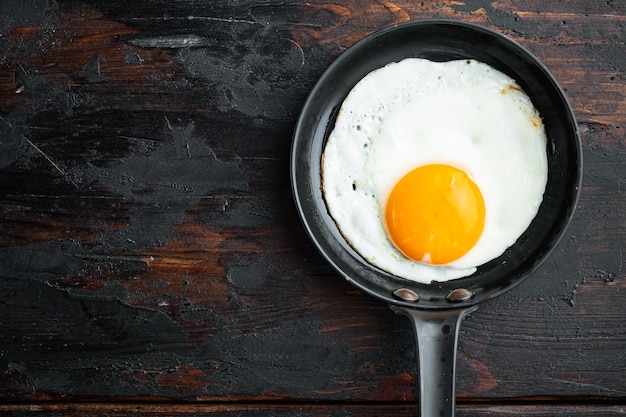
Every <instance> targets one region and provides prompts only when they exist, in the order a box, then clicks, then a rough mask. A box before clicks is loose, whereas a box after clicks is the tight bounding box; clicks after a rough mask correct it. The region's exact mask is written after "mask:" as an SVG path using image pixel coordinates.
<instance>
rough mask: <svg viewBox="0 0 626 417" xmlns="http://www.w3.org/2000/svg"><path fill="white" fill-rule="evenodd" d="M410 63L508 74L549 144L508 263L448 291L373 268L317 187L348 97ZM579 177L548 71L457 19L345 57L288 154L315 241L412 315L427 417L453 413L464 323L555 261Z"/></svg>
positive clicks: (564, 107)
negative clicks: (528, 215)
mask: <svg viewBox="0 0 626 417" xmlns="http://www.w3.org/2000/svg"><path fill="white" fill-rule="evenodd" d="M409 57H419V58H427V59H430V60H433V61H449V60H456V59H468V58H473V59H476V60H478V61H482V62H484V63H487V64H489V65H491V66H492V67H494V68H496V69H498V70H500V71H502V72H504V73H505V74H508V75H509V76H511V77H512V78H514V79H515V80H516V81H517V82H518V84H520V86H521V87H522V88H523V89H524V90H525V91H526V93H527V94H528V95H529V96H530V97H531V99H532V101H533V103H534V105H535V107H536V108H537V109H538V110H539V112H540V113H541V116H542V117H543V121H544V125H545V128H546V133H547V136H548V145H547V149H546V152H547V155H548V184H547V188H546V192H545V194H544V199H543V203H542V204H541V206H540V208H539V212H538V214H537V216H536V217H535V219H534V220H533V222H532V223H531V225H530V226H529V228H528V230H526V232H525V233H524V234H523V235H522V236H521V237H520V238H519V239H518V241H517V242H516V243H515V244H514V245H513V246H512V247H511V248H509V249H508V250H507V251H506V252H505V253H504V254H503V255H502V256H500V257H499V258H497V259H494V260H493V261H491V262H489V263H487V264H485V265H482V266H480V267H479V268H478V270H477V271H476V273H474V274H473V275H471V276H469V277H466V278H461V279H458V280H453V281H449V282H445V283H436V282H433V283H431V284H419V283H414V282H409V281H406V280H403V279H401V278H398V277H395V276H393V275H391V274H389V273H386V272H384V271H382V270H380V269H378V268H376V267H374V266H372V265H370V264H369V263H367V262H366V261H365V260H364V259H363V258H361V257H360V255H359V254H358V253H356V252H355V251H354V250H353V249H352V248H351V247H350V246H349V245H348V244H347V243H346V241H345V240H344V239H343V237H342V236H341V234H340V233H339V231H338V229H337V227H336V225H335V223H334V222H333V220H332V218H331V217H330V216H329V214H328V212H327V210H326V206H325V203H324V199H323V195H322V191H321V187H320V184H321V178H320V160H321V157H322V152H323V147H324V144H325V141H326V139H327V136H328V134H329V133H330V131H332V129H333V126H334V120H335V117H336V115H337V112H338V110H339V108H340V106H341V104H342V102H343V100H344V98H345V97H346V95H347V94H348V92H349V91H350V90H351V89H352V87H353V86H354V85H355V84H356V83H357V82H358V81H359V80H360V79H361V78H363V77H364V76H365V75H366V74H368V73H369V72H371V71H372V70H374V69H376V68H380V67H382V66H384V65H386V64H388V63H390V62H394V61H399V60H402V59H404V58H409ZM581 176H582V160H581V144H580V138H579V134H578V128H577V125H576V121H575V118H574V114H573V112H572V109H571V107H570V106H569V104H568V102H567V100H566V98H565V95H564V94H563V91H562V90H561V88H560V87H559V86H558V84H557V82H556V81H555V79H554V78H553V77H552V75H551V74H550V73H549V72H548V70H547V69H546V68H545V67H544V66H543V65H542V64H541V63H540V62H539V61H538V60H537V59H536V58H535V57H534V56H533V55H532V54H531V53H530V52H528V51H527V50H526V49H524V48H523V47H522V46H520V45H519V44H517V43H516V42H514V41H512V40H510V39H508V38H507V37H505V36H503V35H501V34H499V33H497V32H494V31H492V30H489V29H486V28H484V27H481V26H477V25H474V24H469V23H464V22H459V21H452V20H422V21H412V22H406V23H403V24H399V25H395V26H392V27H388V28H386V29H383V30H380V31H378V32H376V33H374V34H372V35H370V36H367V37H366V38H364V39H363V40H361V41H359V42H357V43H356V44H355V45H354V46H352V47H351V48H349V49H348V50H347V51H346V52H344V53H343V54H342V55H341V56H339V58H337V60H335V62H333V64H332V65H331V66H330V67H329V68H328V69H327V70H326V72H325V73H324V74H323V75H322V77H321V78H320V80H319V81H318V83H317V84H316V85H315V87H314V88H313V90H312V92H311V93H310V95H309V97H308V99H307V101H306V103H305V105H304V107H303V109H302V112H301V114H300V117H299V119H298V122H297V125H296V128H295V132H294V137H293V144H292V149H291V181H292V187H293V193H294V197H295V201H296V205H297V209H298V211H299V214H300V217H301V219H302V221H303V223H304V226H305V229H306V231H307V233H308V235H309V237H310V238H311V239H312V241H313V242H314V244H315V245H316V246H317V248H318V249H319V251H320V252H321V254H322V255H323V256H324V257H325V258H326V260H327V261H328V262H329V263H330V264H331V265H332V266H333V267H334V268H335V269H336V270H337V271H338V272H339V274H341V275H342V276H343V277H344V278H345V279H346V280H348V281H349V282H350V283H352V284H353V285H355V286H356V287H358V288H360V289H361V290H362V291H364V292H366V293H368V294H370V295H372V296H374V297H377V298H379V299H380V300H382V301H384V302H386V303H388V304H389V305H390V306H391V308H392V309H393V310H394V311H396V312H398V313H401V314H405V315H407V316H408V317H409V318H410V319H411V321H412V323H413V324H414V327H415V330H416V336H417V341H418V343H417V344H418V356H419V370H420V396H419V399H420V412H421V415H422V416H423V417H432V416H453V415H454V370H455V358H456V344H457V338H458V328H459V323H460V321H461V319H462V317H463V316H464V315H465V314H467V313H468V312H470V311H473V310H474V309H476V308H477V305H478V303H481V302H483V301H486V300H489V299H492V298H494V297H496V296H498V295H500V294H502V293H503V292H505V291H507V290H509V289H511V288H513V287H514V286H515V285H517V284H519V283H520V282H521V281H522V280H523V279H524V278H526V277H528V276H529V275H530V274H531V273H532V272H533V271H534V270H535V269H536V268H537V267H538V266H539V265H540V264H541V263H542V261H543V260H544V259H545V258H546V257H547V256H548V255H549V254H550V252H551V251H552V250H553V248H554V247H555V245H556V244H557V242H558V241H559V239H560V237H561V236H562V234H563V232H564V230H565V228H566V227H567V224H568V223H569V221H570V219H571V217H572V214H573V211H574V208H575V206H576V202H577V199H578V193H579V188H580V183H581ZM417 297H418V299H416V298H417Z"/></svg>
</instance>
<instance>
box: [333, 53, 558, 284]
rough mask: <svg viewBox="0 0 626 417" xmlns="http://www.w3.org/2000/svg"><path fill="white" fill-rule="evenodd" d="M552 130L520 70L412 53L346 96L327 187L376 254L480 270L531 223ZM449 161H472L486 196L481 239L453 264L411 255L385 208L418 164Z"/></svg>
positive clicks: (347, 222)
mask: <svg viewBox="0 0 626 417" xmlns="http://www.w3.org/2000/svg"><path fill="white" fill-rule="evenodd" d="M546 141H547V139H546V135H545V130H544V127H543V124H542V122H541V118H540V116H539V114H538V112H537V110H536V109H535V108H534V106H533V104H532V102H531V100H530V98H529V97H528V96H527V95H526V94H525V93H524V92H523V91H522V89H521V88H520V87H519V86H518V85H517V84H516V83H515V81H514V80H513V79H511V78H510V77H508V76H507V75H505V74H503V73H501V72H499V71H497V70H496V69H494V68H492V67H490V66H489V65H487V64H484V63H481V62H478V61H475V60H459V61H449V62H432V61H429V60H426V59H419V58H409V59H405V60H403V61H401V62H398V63H391V64H389V65H387V66H385V67H383V68H380V69H377V70H375V71H373V72H371V73H370V74H368V75H367V76H365V77H364V78H363V79H362V80H361V81H360V82H359V83H358V84H357V85H356V86H355V87H354V88H353V89H352V90H351V92H350V93H349V94H348V96H347V97H346V99H345V100H344V102H343V104H342V106H341V109H340V113H339V115H338V117H337V120H336V123H335V127H334V129H333V131H332V132H331V134H330V136H329V138H328V141H327V143H326V145H325V148H324V154H323V155H324V156H323V160H322V189H323V193H324V198H325V201H326V205H327V208H328V211H329V213H330V215H331V216H332V217H333V219H334V220H335V222H336V224H337V226H338V228H339V229H340V231H341V233H342V235H343V236H344V238H345V239H346V240H347V241H348V243H349V244H350V245H351V246H352V247H353V248H354V249H355V250H356V251H357V252H358V253H359V254H360V255H361V256H362V257H363V258H364V259H366V260H367V261H368V262H369V263H371V264H372V265H375V266H377V267H379V268H381V269H382V270H385V271H387V272H389V273H391V274H393V275H396V276H398V277H401V278H405V279H408V280H412V281H417V282H422V283H430V282H431V281H448V280H451V279H456V278H461V277H464V276H467V275H471V274H472V273H474V272H475V270H476V267H477V266H479V265H482V264H484V263H486V262H488V261H490V260H492V259H494V258H496V257H498V256H500V255H501V254H502V253H503V252H504V251H505V250H506V249H507V248H508V247H509V246H511V245H512V244H513V243H515V241H516V240H517V238H518V237H519V236H520V235H521V234H522V233H523V232H524V231H525V230H526V229H527V228H528V226H529V224H530V223H531V221H532V219H533V218H534V217H535V215H536V214H537V211H538V208H539V205H540V204H541V201H542V199H543V193H544V191H545V186H546V182H547V176H548V168H547V155H546ZM431 163H444V164H448V165H452V166H455V167H457V168H460V169H462V170H463V171H465V172H466V173H467V174H468V175H469V176H470V178H472V180H473V181H474V182H475V183H476V185H477V186H478V188H479V189H480V190H481V193H482V195H483V198H484V201H485V211H486V215H485V226H484V230H483V233H482V235H481V237H480V239H479V240H478V242H477V243H476V245H475V246H474V247H473V248H472V249H471V250H470V251H469V252H468V253H467V254H465V255H464V256H463V257H461V258H459V259H457V260H456V261H454V262H451V263H449V264H447V265H438V266H433V265H429V264H424V263H420V262H415V261H413V260H411V259H409V258H407V257H405V256H404V255H403V254H402V253H401V252H400V251H399V250H398V249H397V248H396V247H395V246H394V245H393V243H392V242H391V241H390V240H389V237H388V235H387V233H386V231H385V226H384V220H383V218H382V216H383V209H384V207H385V205H386V200H387V197H388V195H389V193H390V192H391V189H392V188H393V186H394V185H395V184H396V183H397V182H398V180H399V179H400V178H402V177H403V176H404V175H406V174H407V173H408V172H410V171H411V170H413V169H415V168H417V167H419V166H422V165H426V164H431Z"/></svg>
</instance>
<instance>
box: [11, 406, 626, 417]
mask: <svg viewBox="0 0 626 417" xmlns="http://www.w3.org/2000/svg"><path fill="white" fill-rule="evenodd" d="M0 412H2V413H3V414H6V415H21V416H33V417H36V416H51V417H52V416H61V415H62V416H67V417H81V416H88V415H93V413H98V415H102V416H106V417H116V416H132V417H148V416H154V415H168V416H180V417H188V416H198V415H208V416H212V415H216V416H223V417H237V416H242V417H243V416H250V415H254V416H258V417H264V416H276V417H280V416H289V417H300V416H302V417H304V416H307V417H318V416H320V417H321V416H335V415H341V416H346V417H349V416H359V417H369V416H372V417H373V416H380V415H386V416H392V417H395V416H398V417H399V416H412V415H417V414H416V410H415V407H414V406H413V405H408V404H339V405H332V404H317V405H305V404H292V405H264V404H262V403H260V404H259V403H252V404H244V405H236V404H109V403H93V404H67V403H53V404H29V405H0ZM625 414H626V409H625V408H624V406H623V405H612V404H606V405H605V406H590V405H564V406H551V405H526V406H524V405H496V406H491V407H489V406H485V405H467V406H464V407H458V408H457V411H456V415H457V416H459V417H483V416H491V417H500V416H510V415H517V416H537V417H543V416H545V417H548V416H550V417H565V416H568V417H576V416H585V417H588V416H603V417H612V416H623V415H625Z"/></svg>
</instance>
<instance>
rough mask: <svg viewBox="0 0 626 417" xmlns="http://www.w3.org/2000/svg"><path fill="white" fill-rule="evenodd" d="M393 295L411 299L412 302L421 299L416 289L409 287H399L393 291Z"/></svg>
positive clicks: (404, 299) (407, 299) (405, 299)
mask: <svg viewBox="0 0 626 417" xmlns="http://www.w3.org/2000/svg"><path fill="white" fill-rule="evenodd" d="M393 295H394V296H396V297H397V298H399V299H401V300H403V301H409V302H412V303H416V302H418V301H419V300H420V296H419V295H417V294H416V293H415V291H413V290H410V289H408V288H398V289H397V290H395V291H394V292H393Z"/></svg>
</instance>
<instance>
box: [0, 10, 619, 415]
mask: <svg viewBox="0 0 626 417" xmlns="http://www.w3.org/2000/svg"><path fill="white" fill-rule="evenodd" d="M431 17H440V18H453V19H460V20H464V21H470V22H475V23H479V24H482V25H484V26H486V27H489V28H492V29H495V30H497V31H499V32H501V33H503V34H505V35H507V36H509V37H511V38H512V39H514V40H517V41H518V42H520V43H521V44H522V45H523V46H525V47H526V48H528V49H529V50H530V51H531V52H533V53H534V54H535V55H536V56H537V57H538V58H539V59H540V60H542V61H543V62H544V63H545V64H546V66H547V67H548V68H549V70H550V71H551V72H552V73H553V74H554V75H555V77H556V78H557V80H558V81H559V83H560V84H561V85H562V87H563V88H564V90H565V91H566V94H567V96H568V98H569V99H570V101H571V104H572V106H573V108H574V111H575V113H576V117H577V119H578V122H579V125H580V131H581V136H582V141H583V146H584V158H585V167H584V184H583V188H582V193H581V198H580V202H579V207H578V210H577V212H576V214H575V217H574V219H573V222H572V224H571V226H570V228H569V229H568V231H567V233H566V236H565V238H564V239H563V241H562V243H561V244H560V245H559V246H558V248H557V250H556V252H555V253H554V254H553V256H552V257H551V258H550V259H549V260H548V261H547V262H546V263H545V264H544V265H543V266H542V267H541V269H540V270H539V271H538V272H536V273H535V274H534V275H533V276H532V277H531V278H529V279H528V280H527V281H526V282H524V283H523V284H522V285H521V286H520V287H518V288H516V289H515V290H513V291H511V292H509V293H507V294H506V295H504V296H502V297H500V298H498V299H495V300H493V301H490V302H488V303H486V304H484V305H482V306H481V308H480V309H479V310H478V311H477V312H475V313H473V314H472V315H471V316H470V317H469V318H468V319H467V320H465V321H464V323H463V326H462V329H461V335H460V342H459V352H458V376H457V409H458V412H457V414H458V415H460V416H472V417H474V416H486V415H489V416H509V415H533V416H583V415H584V416H588V415H589V416H617V415H624V414H626V273H625V268H624V264H625V259H624V250H625V249H626V192H625V189H626V165H625V162H626V140H625V134H626V2H624V1H621V0H608V1H589V0H568V1H544V0H524V1H514V0H502V1H497V2H492V1H484V0H477V1H470V0H468V1H466V2H462V1H448V2H442V1H434V2H430V1H424V2H417V1H398V2H391V1H387V0H378V1H374V0H367V1H358V0H343V1H337V2H334V3H332V2H324V1H311V2H301V3H298V2H295V1H294V2H285V1H282V0H281V1H278V0H263V1H261V0H253V1H247V2H244V1H241V0H232V1H206V2H191V1H169V2H149V1H146V0H135V1H121V0H118V1H106V2H101V1H77V2H74V1H72V2H61V1H58V2H54V1H38V0H30V1H29V0H23V1H18V0H10V1H3V2H2V3H0V208H1V210H2V215H1V216H0V414H2V415H5V414H6V415H18V416H27V417H29V416H57V415H59V416H60V415H64V416H84V415H95V414H97V415H105V416H150V415H155V414H159V415H173V416H192V415H216V416H225V417H226V416H227V417H230V416H246V417H249V416H315V417H317V416H320V417H321V416H333V417H336V416H378V415H386V416H408V415H415V413H416V408H415V403H416V366H417V365H416V359H415V347H414V343H413V334H412V330H411V328H410V325H409V322H408V321H407V320H406V319H405V318H404V317H401V316H398V315H395V314H394V313H393V312H392V311H391V310H390V309H389V308H388V307H387V306H386V305H384V304H383V303H381V302H379V301H377V300H374V299H373V298H371V297H369V296H366V295H365V294H362V293H360V292H359V291H357V290H355V289H354V288H353V287H352V286H350V285H349V284H348V283H346V282H344V281H343V280H342V279H341V278H340V277H339V276H338V275H337V274H336V273H335V272H334V271H333V270H332V269H331V268H330V267H329V266H327V265H326V263H325V262H324V260H323V259H322V258H321V256H320V255H318V253H317V252H316V250H315V249H314V247H313V245H312V244H311V243H310V241H309V240H308V238H307V237H306V235H305V232H304V229H303V227H302V225H301V223H300V221H299V219H298V216H297V213H296V210H295V207H294V204H293V199H292V195H291V188H290V183H289V178H288V166H289V150H290V144H291V135H292V131H293V127H294V124H295V121H296V118H297V116H298V112H299V110H300V108H301V106H302V104H303V102H304V100H305V99H306V96H307V94H308V93H309V91H310V89H311V88H312V86H313V85H314V83H315V82H316V80H317V79H318V77H319V76H320V75H321V74H322V72H323V71H324V70H325V69H326V68H327V66H328V65H329V64H330V63H331V62H332V61H333V60H334V59H335V58H336V57H337V56H339V55H340V54H341V53H342V52H343V51H345V50H346V48H348V47H349V46H350V45H352V44H353V43H354V42H355V41H357V40H358V39H360V38H362V37H363V36H365V35H367V34H369V33H371V32H373V31H375V30H377V29H379V28H383V27H386V26H389V25H392V24H394V23H397V22H402V21H406V20H409V19H422V18H431Z"/></svg>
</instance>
